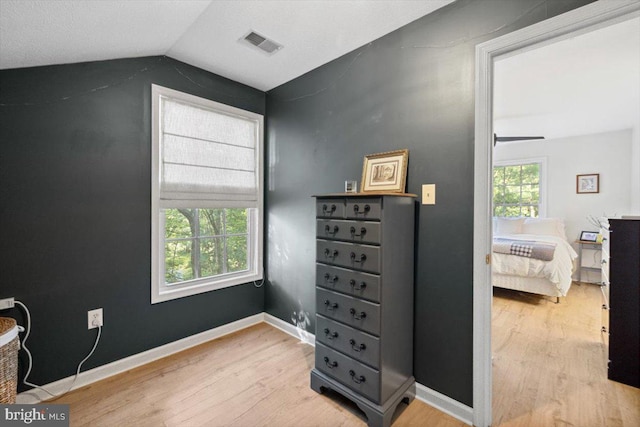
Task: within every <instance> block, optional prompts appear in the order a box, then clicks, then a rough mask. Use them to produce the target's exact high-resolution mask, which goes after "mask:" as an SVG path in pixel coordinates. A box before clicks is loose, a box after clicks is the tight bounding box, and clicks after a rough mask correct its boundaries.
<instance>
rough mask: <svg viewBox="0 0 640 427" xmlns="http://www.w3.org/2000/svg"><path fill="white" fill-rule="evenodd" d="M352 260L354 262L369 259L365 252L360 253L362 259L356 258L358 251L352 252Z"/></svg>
mask: <svg viewBox="0 0 640 427" xmlns="http://www.w3.org/2000/svg"><path fill="white" fill-rule="evenodd" d="M351 260H352V261H353V262H365V261H366V260H367V256H366V255H365V254H360V259H356V253H355V252H351Z"/></svg>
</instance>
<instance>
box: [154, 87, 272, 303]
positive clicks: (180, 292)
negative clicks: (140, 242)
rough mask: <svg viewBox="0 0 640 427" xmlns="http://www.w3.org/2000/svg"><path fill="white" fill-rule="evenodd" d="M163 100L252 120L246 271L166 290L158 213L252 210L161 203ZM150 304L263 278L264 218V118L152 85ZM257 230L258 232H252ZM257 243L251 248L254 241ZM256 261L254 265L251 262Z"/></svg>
mask: <svg viewBox="0 0 640 427" xmlns="http://www.w3.org/2000/svg"><path fill="white" fill-rule="evenodd" d="M162 96H165V97H169V98H172V99H176V100H180V101H184V102H187V103H191V104H196V105H200V106H203V107H205V108H210V109H214V110H217V111H221V112H224V113H227V114H233V115H237V116H240V117H243V118H248V119H251V120H255V121H256V122H257V124H258V126H257V138H256V140H257V144H258V147H257V150H256V152H257V156H258V159H257V163H256V164H257V169H258V170H257V173H256V180H257V182H256V185H257V189H258V203H257V208H256V209H253V210H251V211H250V212H251V215H252V216H253V218H251V221H249V224H250V227H251V228H250V230H249V237H248V239H249V245H248V246H249V249H252V251H251V253H248V254H247V257H248V258H249V259H248V261H251V262H249V263H248V264H249V266H250V267H249V271H248V272H247V271H245V272H238V273H229V274H225V275H224V276H217V277H214V278H213V277H212V278H203V279H196V280H192V281H188V282H185V283H184V284H183V285H172V286H166V285H165V283H164V250H163V249H162V248H164V232H163V230H164V225H163V215H162V214H161V209H162V208H166V207H199V208H216V207H219V208H221V207H225V208H233V207H254V206H247V202H242V201H226V202H225V201H213V200H210V201H198V202H197V205H198V206H194V205H193V204H192V203H190V201H187V200H181V201H174V202H171V205H170V206H168V205H167V202H166V201H161V200H160V159H161V156H160V122H159V120H160V102H159V101H160V97H162ZM151 109H152V110H151V303H152V304H156V303H160V302H164V301H169V300H173V299H177V298H183V297H187V296H191V295H197V294H200V293H204V292H209V291H213V290H216V289H222V288H227V287H230V286H236V285H241V284H245V283H250V282H253V281H257V280H262V278H263V274H264V273H263V246H264V238H263V236H264V232H263V217H264V194H263V193H264V187H263V183H264V117H263V116H262V115H260V114H256V113H253V112H250V111H246V110H242V109H240V108H235V107H231V106H229V105H225V104H221V103H218V102H215V101H211V100H207V99H204V98H200V97H197V96H193V95H189V94H186V93H183V92H179V91H176V90H173V89H168V88H165V87H162V86H158V85H154V84H152V85H151ZM256 227H257V230H256V229H255V228H256ZM254 239H255V240H257V241H256V242H255V244H253V243H254V242H253V240H254ZM253 261H255V262H253Z"/></svg>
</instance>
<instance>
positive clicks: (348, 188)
mask: <svg viewBox="0 0 640 427" xmlns="http://www.w3.org/2000/svg"><path fill="white" fill-rule="evenodd" d="M344 192H345V193H357V192H358V181H355V180H347V181H345V182H344Z"/></svg>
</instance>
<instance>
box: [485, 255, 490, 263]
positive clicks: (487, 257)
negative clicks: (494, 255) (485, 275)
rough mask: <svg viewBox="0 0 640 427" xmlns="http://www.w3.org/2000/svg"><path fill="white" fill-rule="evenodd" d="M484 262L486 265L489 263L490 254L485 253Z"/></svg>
mask: <svg viewBox="0 0 640 427" xmlns="http://www.w3.org/2000/svg"><path fill="white" fill-rule="evenodd" d="M484 262H485V263H486V264H487V265H490V264H491V254H486V255H485V256H484Z"/></svg>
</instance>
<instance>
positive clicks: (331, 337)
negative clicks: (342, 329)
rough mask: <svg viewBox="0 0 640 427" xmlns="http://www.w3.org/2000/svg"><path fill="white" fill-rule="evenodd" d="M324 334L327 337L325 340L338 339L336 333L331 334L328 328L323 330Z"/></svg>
mask: <svg viewBox="0 0 640 427" xmlns="http://www.w3.org/2000/svg"><path fill="white" fill-rule="evenodd" d="M324 334H325V335H326V336H327V339H330V340H332V339H334V338H338V333H337V332H331V331H330V330H329V328H324Z"/></svg>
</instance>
